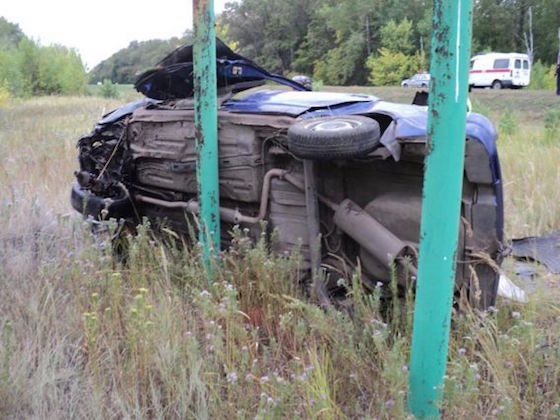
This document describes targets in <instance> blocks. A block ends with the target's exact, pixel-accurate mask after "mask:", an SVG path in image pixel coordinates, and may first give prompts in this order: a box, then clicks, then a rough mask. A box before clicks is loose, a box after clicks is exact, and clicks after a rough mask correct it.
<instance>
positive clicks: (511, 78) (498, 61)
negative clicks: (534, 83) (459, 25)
mask: <svg viewBox="0 0 560 420" xmlns="http://www.w3.org/2000/svg"><path fill="white" fill-rule="evenodd" d="M530 80H531V60H530V59H529V56H528V55H527V54H521V53H486V54H479V55H475V56H474V57H473V58H471V63H470V70H469V88H473V87H491V88H492V89H502V88H511V89H520V88H522V87H525V86H527V85H528V84H529V82H530Z"/></svg>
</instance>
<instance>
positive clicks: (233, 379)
mask: <svg viewBox="0 0 560 420" xmlns="http://www.w3.org/2000/svg"><path fill="white" fill-rule="evenodd" d="M226 380H227V382H228V383H229V384H236V383H237V373H236V372H230V373H228V374H227V376H226Z"/></svg>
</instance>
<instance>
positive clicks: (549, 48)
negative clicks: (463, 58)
mask: <svg viewBox="0 0 560 420" xmlns="http://www.w3.org/2000/svg"><path fill="white" fill-rule="evenodd" d="M432 7H433V0H345V1H339V0H284V1H278V0H241V1H238V2H231V3H228V4H227V5H226V9H225V11H224V13H223V14H222V15H221V16H220V17H219V19H218V23H219V25H222V26H224V27H226V28H227V37H228V40H229V41H232V42H235V43H236V46H237V47H238V52H239V53H241V54H242V55H246V56H248V57H250V58H252V59H253V60H254V61H256V62H257V63H259V64H261V65H263V66H264V67H265V68H267V69H269V70H271V71H275V72H280V73H284V74H289V73H291V72H297V73H305V74H309V75H313V76H314V77H315V78H317V79H320V80H322V81H323V82H324V83H325V84H329V85H350V84H356V85H363V84H374V85H384V84H394V83H395V82H397V81H398V80H400V79H401V78H402V77H403V76H405V75H409V74H410V73H414V72H415V71H419V70H424V69H427V66H428V63H429V58H430V57H429V54H430V41H431V40H430V36H431V25H432V23H431V17H432ZM559 27H560V0H475V1H474V5H473V38H472V51H473V53H478V52H487V51H500V52H526V51H527V49H528V46H529V45H528V41H529V40H533V45H532V49H531V50H532V53H533V55H534V59H535V60H536V61H539V62H540V63H542V64H544V65H545V66H551V65H552V64H553V63H555V62H556V56H557V51H558V28H559Z"/></svg>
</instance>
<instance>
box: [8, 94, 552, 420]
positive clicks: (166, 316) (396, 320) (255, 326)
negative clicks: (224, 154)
mask: <svg viewBox="0 0 560 420" xmlns="http://www.w3.org/2000/svg"><path fill="white" fill-rule="evenodd" d="M351 90H355V91H357V90H358V88H355V89H351ZM366 92H367V93H371V94H374V95H376V96H379V97H383V98H386V99H390V100H396V101H402V102H410V100H411V98H412V96H413V92H412V91H407V90H405V89H397V88H370V89H366ZM471 99H472V102H473V106H474V110H475V111H478V112H482V113H484V114H487V115H489V116H490V117H491V118H492V120H493V121H494V122H495V124H496V126H497V128H498V129H499V131H500V138H499V151H500V154H501V160H502V170H503V178H504V181H505V185H504V187H505V200H506V235H507V237H508V238H514V237H520V236H526V235H533V234H542V233H546V232H549V231H551V230H554V229H558V228H559V226H560V201H559V200H557V199H556V197H557V196H556V190H557V188H558V185H560V170H559V169H558V165H557V162H559V161H560V117H558V119H559V121H556V116H555V113H554V110H557V109H558V108H559V106H560V101H559V100H558V97H556V96H554V95H553V93H552V92H538V91H506V90H504V91H498V92H496V91H484V90H482V91H474V92H473V93H472V94H471ZM119 104H120V101H116V100H105V99H100V98H95V97H84V98H36V99H30V100H25V101H12V102H9V103H8V104H7V105H6V106H5V107H4V108H0V226H1V227H2V228H1V229H0V285H1V289H2V293H1V294H0V417H1V418H103V419H104V418H115V417H116V418H286V417H287V418H292V417H293V418H300V417H301V418H325V419H331V418H332V419H335V418H336V419H339V418H356V417H357V418H405V417H406V416H407V412H406V396H407V392H408V391H407V384H408V367H407V365H408V358H409V351H410V333H411V328H410V321H411V314H412V312H411V311H412V309H411V307H410V305H403V306H401V305H394V306H393V307H391V308H389V309H388V310H389V313H390V314H391V316H390V317H383V316H381V308H380V306H381V305H380V300H379V296H378V295H377V294H375V293H374V294H373V295H369V296H364V295H363V293H362V292H361V290H360V289H359V288H358V287H353V289H352V290H353V300H354V314H353V316H352V318H350V317H348V316H347V315H345V314H343V313H339V312H333V313H330V312H324V311H323V310H321V309H319V308H318V307H317V306H316V305H313V304H311V303H309V302H308V301H307V300H306V299H305V298H304V297H303V296H302V295H301V293H300V291H298V290H297V288H295V287H294V286H293V277H294V267H295V264H296V262H295V261H294V260H293V259H280V258H277V257H274V256H273V255H270V254H269V253H268V251H267V248H266V246H265V244H262V243H260V244H257V245H256V246H251V245H250V244H249V243H248V241H247V239H246V238H244V236H243V233H242V232H239V233H238V234H237V240H236V242H235V244H234V246H233V247H232V249H231V250H229V251H228V252H226V253H225V254H224V256H223V263H222V266H221V267H220V268H219V269H217V270H216V278H217V281H216V282H215V283H214V284H209V283H208V280H207V277H206V276H205V274H204V270H203V269H202V268H201V267H200V261H199V259H198V256H197V252H196V250H195V251H192V252H185V251H184V250H181V249H177V248H175V247H173V246H163V245H162V244H161V243H160V242H158V241H156V240H154V239H153V238H152V236H151V235H150V232H149V229H148V228H147V227H144V228H141V229H140V232H139V235H138V237H136V238H134V239H131V241H132V243H131V252H130V264H129V265H128V266H127V267H126V268H125V267H122V266H120V265H119V264H117V263H116V262H115V261H114V260H113V259H112V257H111V252H110V247H109V246H108V239H109V238H108V237H107V236H103V235H102V234H100V235H97V236H93V235H92V234H91V233H90V230H89V228H88V226H87V224H85V223H84V222H83V221H82V220H81V219H80V218H79V217H78V215H77V214H76V213H75V212H74V211H73V210H72V209H71V208H70V204H69V186H70V183H71V181H72V178H73V175H72V173H73V171H74V170H75V169H76V168H77V160H76V159H77V152H76V148H75V143H76V140H77V139H78V138H79V136H80V135H82V134H85V133H86V132H88V131H89V130H90V128H91V127H92V125H93V123H94V122H95V121H96V120H97V119H98V118H99V117H100V116H101V115H103V114H104V113H105V112H107V111H109V110H110V109H112V108H114V107H116V106H118V105H119ZM504 267H505V268H506V270H508V274H509V275H510V276H511V277H512V278H513V279H514V280H516V277H515V274H514V273H513V271H512V270H513V262H512V260H510V259H507V260H506V262H505V264H504ZM538 272H539V273H540V274H539V277H538V278H537V279H536V280H535V282H534V284H533V285H532V286H534V289H535V291H534V292H533V293H532V294H531V296H530V301H529V303H527V304H519V303H513V302H510V301H506V300H500V301H499V302H498V304H497V307H496V308H495V309H493V310H491V311H489V312H487V313H483V314H480V313H475V312H473V311H469V310H466V311H464V312H462V313H457V314H455V315H454V324H453V328H452V335H451V342H450V352H449V363H448V369H447V375H446V384H445V389H444V399H443V406H442V410H443V415H444V418H450V417H456V418H500V419H510V418H559V417H560V343H559V325H560V324H559V323H560V303H558V302H559V297H560V293H558V287H557V282H558V281H559V279H558V278H557V277H555V276H552V275H550V274H548V273H547V272H546V271H545V270H543V269H542V267H538Z"/></svg>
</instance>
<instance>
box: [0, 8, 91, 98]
mask: <svg viewBox="0 0 560 420" xmlns="http://www.w3.org/2000/svg"><path fill="white" fill-rule="evenodd" d="M87 80H88V77H87V73H86V70H85V67H84V64H83V62H82V59H81V57H80V55H79V54H78V52H77V51H75V50H73V49H69V48H67V47H64V46H61V45H50V46H46V47H45V46H40V45H39V44H37V43H36V42H34V41H33V40H31V39H29V38H28V37H27V36H25V34H24V33H23V32H22V31H21V29H20V28H19V26H18V25H17V24H14V23H11V22H8V21H7V20H6V19H4V18H3V17H0V96H6V95H9V96H31V95H72V94H83V93H85V90H86V86H87Z"/></svg>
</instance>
